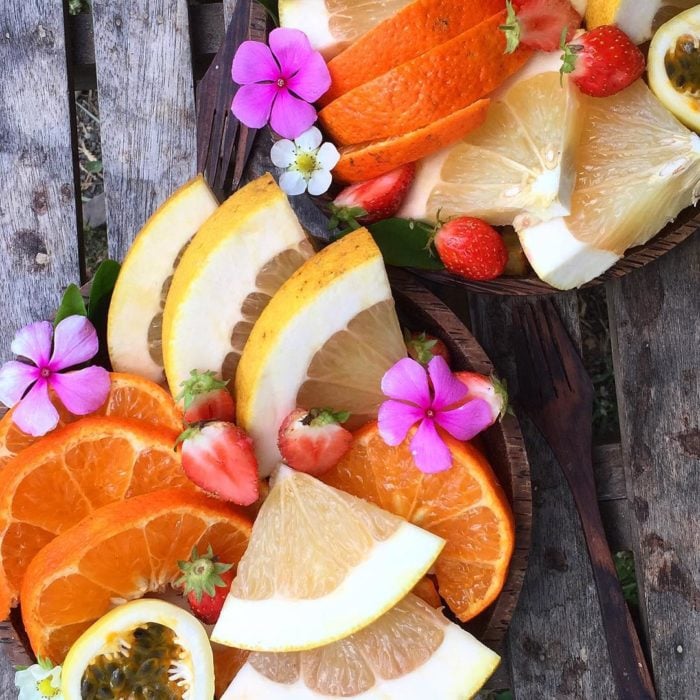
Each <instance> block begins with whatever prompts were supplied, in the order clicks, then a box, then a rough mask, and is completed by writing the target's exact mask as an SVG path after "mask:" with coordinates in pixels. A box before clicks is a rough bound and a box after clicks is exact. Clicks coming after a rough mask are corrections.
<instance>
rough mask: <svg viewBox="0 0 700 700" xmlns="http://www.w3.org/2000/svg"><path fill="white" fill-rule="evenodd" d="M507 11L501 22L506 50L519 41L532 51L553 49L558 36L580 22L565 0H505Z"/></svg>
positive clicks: (571, 31)
mask: <svg viewBox="0 0 700 700" xmlns="http://www.w3.org/2000/svg"><path fill="white" fill-rule="evenodd" d="M506 7H507V10H508V14H507V16H506V23H505V24H504V25H502V26H501V29H502V30H503V32H505V35H506V53H513V52H514V51H515V50H516V49H517V48H518V46H520V44H522V45H523V46H525V47H527V48H528V49H534V50H535V51H555V50H556V49H558V48H559V45H560V44H561V39H562V36H563V35H565V36H566V39H567V41H568V40H569V39H570V38H571V37H573V35H574V32H575V31H576V29H577V28H578V27H579V26H580V25H581V15H579V13H578V12H576V10H575V9H574V8H573V7H572V6H571V3H570V2H569V0H513V2H511V0H506Z"/></svg>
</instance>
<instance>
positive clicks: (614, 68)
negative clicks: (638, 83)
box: [561, 25, 646, 97]
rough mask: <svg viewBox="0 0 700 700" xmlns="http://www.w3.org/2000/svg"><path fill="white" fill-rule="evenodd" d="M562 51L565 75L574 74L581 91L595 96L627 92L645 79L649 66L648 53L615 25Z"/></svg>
mask: <svg viewBox="0 0 700 700" xmlns="http://www.w3.org/2000/svg"><path fill="white" fill-rule="evenodd" d="M562 49H563V50H564V55H563V56H562V60H563V64H562V67H561V72H562V74H564V73H571V78H572V80H573V81H574V82H575V83H576V85H577V86H578V88H579V90H581V92H585V93H586V95H590V96H591V97H609V96H610V95H614V94H615V93H618V92H620V90H624V89H625V88H626V87H628V86H629V85H631V84H632V83H633V82H634V81H635V80H637V79H638V78H641V77H642V75H643V73H644V68H645V66H646V63H645V61H644V54H643V53H642V52H641V51H640V50H639V48H637V46H636V45H635V44H634V43H633V42H632V40H631V39H630V38H629V37H628V36H627V34H625V33H624V32H623V31H622V30H621V29H619V28H618V27H616V26H614V25H604V26H602V27H596V28H595V29H591V31H590V32H586V33H585V34H583V35H582V36H580V37H578V38H577V39H576V40H575V42H574V43H571V44H566V45H563V44H562Z"/></svg>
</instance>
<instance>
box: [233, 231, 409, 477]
mask: <svg viewBox="0 0 700 700" xmlns="http://www.w3.org/2000/svg"><path fill="white" fill-rule="evenodd" d="M405 355H406V346H405V345H404V341H403V337H402V335H401V329H400V327H399V322H398V319H397V318H396V311H395V309H394V300H393V298H392V296H391V288H390V287H389V280H388V279H387V276H386V270H385V269H384V262H383V260H382V255H381V253H380V251H379V248H377V245H376V244H375V242H374V240H373V239H372V236H370V234H369V232H368V231H367V230H366V229H360V230H358V231H354V232H353V233H351V234H349V235H347V236H345V237H344V238H341V239H340V240H339V241H336V242H335V243H333V244H331V245H329V246H328V247H327V248H324V250H322V251H321V252H320V253H318V255H316V256H315V257H313V258H311V260H309V261H308V262H307V263H306V264H304V265H303V267H301V268H300V269H299V270H298V271H297V272H296V273H295V274H294V275H293V276H292V277H291V279H290V280H289V281H288V282H287V283H286V284H284V285H283V286H282V288H281V289H280V290H279V292H277V294H275V296H274V297H273V298H272V301H271V302H270V304H269V305H268V307H267V308H266V309H265V310H264V311H263V313H262V314H261V316H260V319H259V320H258V322H257V323H256V324H255V327H254V328H253V332H252V333H251V335H250V340H249V341H248V344H247V345H246V347H245V350H244V352H243V356H242V357H241V362H240V365H239V367H238V373H237V374H236V412H237V417H238V422H239V424H240V425H241V427H242V428H243V429H244V430H246V431H247V432H248V434H249V435H250V436H251V437H252V438H253V440H254V442H255V450H256V454H257V457H258V466H259V468H260V473H261V475H262V476H268V475H269V474H270V472H271V471H272V469H273V467H274V466H276V464H277V463H278V462H279V461H280V459H281V457H280V453H279V450H278V449H277V431H278V429H279V426H280V425H281V424H282V421H283V420H284V419H285V418H286V416H287V415H288V414H289V413H290V412H291V411H292V410H293V409H294V408H295V407H296V406H300V407H301V408H308V409H311V408H332V409H335V410H338V411H340V410H343V411H349V412H350V413H351V414H352V416H353V420H354V421H355V426H357V425H361V424H362V423H363V422H365V421H367V420H369V419H371V418H373V417H375V416H376V415H377V411H378V409H379V404H380V403H381V402H382V401H383V400H384V396H383V394H382V392H381V388H380V383H381V379H382V377H383V376H384V374H385V372H386V371H387V370H388V369H389V368H390V367H392V365H393V364H394V363H395V362H397V361H398V360H400V359H401V358H402V357H405Z"/></svg>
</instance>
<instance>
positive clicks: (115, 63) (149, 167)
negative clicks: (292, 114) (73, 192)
mask: <svg viewBox="0 0 700 700" xmlns="http://www.w3.org/2000/svg"><path fill="white" fill-rule="evenodd" d="M92 9H93V19H94V26H95V57H96V61H97V84H98V90H99V95H100V120H101V134H102V160H103V163H104V184H105V197H106V202H107V232H108V237H109V255H110V257H113V258H117V259H119V260H121V259H122V258H123V257H124V254H125V253H126V251H127V249H128V247H129V245H130V243H131V241H132V240H133V238H134V236H135V235H136V233H138V231H139V230H140V228H141V227H142V226H143V224H144V223H145V221H146V219H147V218H148V217H149V216H150V215H151V214H152V213H153V212H154V211H155V209H156V208H157V207H158V206H159V205H160V204H161V203H162V202H163V201H164V200H165V199H166V198H167V197H168V196H169V195H170V194H171V193H172V192H173V191H174V190H175V189H176V188H177V187H179V186H180V185H181V184H182V183H183V182H185V181H186V180H187V179H189V178H190V177H192V176H193V175H194V174H195V170H196V165H195V164H196V148H195V110H194V87H193V82H192V66H191V55H190V39H189V21H188V14H187V1H186V0H93V3H92Z"/></svg>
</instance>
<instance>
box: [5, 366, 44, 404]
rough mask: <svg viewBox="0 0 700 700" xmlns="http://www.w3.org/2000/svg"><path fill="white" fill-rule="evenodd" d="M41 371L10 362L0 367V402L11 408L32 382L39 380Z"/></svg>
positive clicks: (33, 367)
mask: <svg viewBox="0 0 700 700" xmlns="http://www.w3.org/2000/svg"><path fill="white" fill-rule="evenodd" d="M40 372H41V370H40V369H39V368H38V367H35V366H34V365H28V364H26V363H24V362H17V361H16V360H10V362H6V363H5V364H4V365H3V366H2V367H0V401H2V403H4V404H5V406H8V407H9V408H12V406H14V405H15V404H16V403H17V402H18V401H19V400H20V399H21V398H22V397H23V396H24V393H25V392H26V391H27V389H28V388H29V385H30V384H31V383H32V382H35V381H36V380H37V379H39V376H40Z"/></svg>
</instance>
